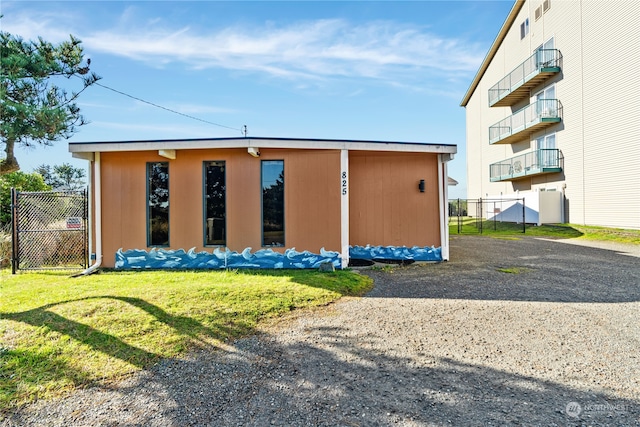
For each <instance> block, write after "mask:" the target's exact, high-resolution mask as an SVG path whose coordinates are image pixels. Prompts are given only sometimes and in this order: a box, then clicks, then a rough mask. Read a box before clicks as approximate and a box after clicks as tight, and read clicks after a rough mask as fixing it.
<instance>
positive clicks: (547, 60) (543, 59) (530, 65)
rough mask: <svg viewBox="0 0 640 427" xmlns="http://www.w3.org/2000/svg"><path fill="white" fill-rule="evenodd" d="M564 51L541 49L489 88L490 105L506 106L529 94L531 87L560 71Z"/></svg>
mask: <svg viewBox="0 0 640 427" xmlns="http://www.w3.org/2000/svg"><path fill="white" fill-rule="evenodd" d="M561 62H562V53H560V51H559V50H558V49H540V50H537V51H536V52H535V53H534V54H533V55H531V56H530V57H529V58H528V59H527V60H526V61H524V62H523V63H522V64H520V65H518V66H517V67H516V68H515V70H513V71H512V72H510V73H509V74H507V76H505V77H504V78H503V79H502V80H500V81H499V82H498V83H496V84H495V85H494V86H493V87H492V88H491V89H489V107H506V106H509V105H513V104H515V103H516V102H518V101H520V100H522V99H524V98H526V97H527V96H529V89H530V88H532V87H533V86H536V85H538V84H540V83H541V82H542V81H544V80H545V79H547V78H549V77H550V76H552V75H554V74H556V73H559V72H560V64H561Z"/></svg>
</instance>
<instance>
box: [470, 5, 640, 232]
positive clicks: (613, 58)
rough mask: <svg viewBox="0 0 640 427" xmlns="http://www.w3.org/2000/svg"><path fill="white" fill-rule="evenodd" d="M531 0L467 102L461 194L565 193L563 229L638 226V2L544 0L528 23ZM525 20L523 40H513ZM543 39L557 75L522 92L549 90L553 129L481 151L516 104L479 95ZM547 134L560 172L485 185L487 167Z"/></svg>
mask: <svg viewBox="0 0 640 427" xmlns="http://www.w3.org/2000/svg"><path fill="white" fill-rule="evenodd" d="M541 3H542V2H541V1H527V3H526V4H525V5H524V7H523V8H522V9H521V10H520V11H519V13H518V16H517V17H516V19H515V21H514V23H513V25H512V27H511V28H510V29H509V31H508V33H507V34H506V36H505V38H504V40H503V41H502V43H501V45H500V47H499V48H498V50H497V52H496V54H495V56H494V58H493V59H492V61H491V63H490V64H489V66H488V68H487V71H486V73H485V75H484V76H483V78H482V79H481V80H480V82H479V84H478V86H477V88H476V90H475V91H474V93H473V95H472V96H471V98H470V99H469V102H468V104H467V107H466V113H467V120H466V122H467V127H468V128H467V176H468V178H467V179H468V180H469V184H468V191H469V193H468V194H469V197H471V198H478V197H482V196H484V194H487V193H489V194H499V193H500V192H502V193H503V194H509V193H513V192H514V191H516V190H521V191H525V190H529V189H532V190H537V189H539V188H553V189H556V190H562V189H563V188H565V194H566V198H567V207H568V211H567V220H568V221H569V222H573V223H579V224H592V225H604V226H614V227H629V228H640V127H639V126H637V123H638V117H639V116H640V102H638V99H640V79H638V78H637V71H638V65H637V64H639V63H640V49H639V48H638V46H640V29H639V28H640V27H638V25H637V17H638V16H640V2H635V1H634V2H620V1H616V2H599V1H558V0H555V1H554V0H551V8H550V9H549V10H548V11H547V12H546V13H544V14H543V15H542V17H541V18H540V19H539V20H537V21H536V20H535V18H534V10H535V8H537V7H538V6H539V5H540V4H541ZM527 16H528V17H529V22H530V33H529V35H528V37H526V38H525V39H524V40H520V24H521V23H522V21H524V19H525V18H526V17H527ZM551 37H553V38H554V42H555V48H556V49H559V50H560V51H561V52H562V55H563V62H562V72H561V73H560V75H558V76H556V77H554V78H553V79H551V80H549V81H547V82H544V83H543V84H541V86H539V87H537V88H533V89H532V90H531V93H530V95H533V94H534V93H535V92H537V91H538V90H540V89H541V88H543V87H545V86H548V85H549V84H551V83H555V84H556V97H557V98H558V99H559V100H560V101H561V102H562V104H563V121H562V123H560V124H558V125H555V126H553V127H551V128H549V129H547V130H545V131H542V132H539V133H537V134H534V135H532V136H531V140H530V141H522V142H518V143H516V144H510V145H494V146H489V144H488V136H485V134H486V133H488V128H489V126H491V125H493V124H494V123H496V122H497V121H499V120H501V119H502V118H504V117H506V116H508V115H510V114H511V113H512V111H513V110H515V109H517V108H519V107H521V105H520V104H519V105H517V106H513V107H512V108H509V107H494V108H489V107H488V103H487V101H486V98H487V96H488V95H487V94H488V90H489V88H490V87H491V86H493V85H494V84H495V83H497V82H498V81H499V80H500V79H502V78H503V77H504V76H506V75H507V74H508V73H509V72H511V70H513V69H514V68H515V67H516V66H517V65H518V64H520V63H521V62H522V61H524V60H525V59H526V58H527V57H529V56H530V55H531V54H532V53H533V50H534V49H535V48H537V47H538V46H539V45H541V44H542V43H544V42H545V41H547V40H548V39H550V38H551ZM549 132H556V146H557V148H559V149H560V150H561V151H562V153H563V155H564V170H563V173H559V174H546V175H540V176H536V177H533V178H530V179H524V180H518V181H514V182H513V183H511V182H503V183H490V182H489V177H488V170H489V165H490V164H491V163H494V162H497V161H501V160H504V159H507V158H509V157H512V156H513V155H514V154H515V153H518V152H524V151H528V150H530V149H533V148H535V142H534V140H535V138H536V137H538V136H541V135H544V134H547V133H549Z"/></svg>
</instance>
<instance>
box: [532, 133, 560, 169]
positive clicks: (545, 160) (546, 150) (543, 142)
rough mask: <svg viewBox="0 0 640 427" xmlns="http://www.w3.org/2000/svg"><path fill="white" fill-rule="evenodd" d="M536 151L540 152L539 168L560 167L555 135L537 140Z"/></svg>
mask: <svg viewBox="0 0 640 427" xmlns="http://www.w3.org/2000/svg"><path fill="white" fill-rule="evenodd" d="M536 150H537V152H538V163H539V165H538V167H539V168H546V167H557V166H558V152H557V151H556V134H555V133H552V134H550V135H545V136H543V137H540V138H538V139H536Z"/></svg>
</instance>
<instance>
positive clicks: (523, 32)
mask: <svg viewBox="0 0 640 427" xmlns="http://www.w3.org/2000/svg"><path fill="white" fill-rule="evenodd" d="M527 34H529V18H527V19H525V20H524V22H523V23H522V24H520V40H522V39H523V38H524V37H525V36H526V35H527Z"/></svg>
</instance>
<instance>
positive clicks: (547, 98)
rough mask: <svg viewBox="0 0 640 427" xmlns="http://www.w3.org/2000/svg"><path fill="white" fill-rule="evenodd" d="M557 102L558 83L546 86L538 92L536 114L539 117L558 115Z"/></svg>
mask: <svg viewBox="0 0 640 427" xmlns="http://www.w3.org/2000/svg"><path fill="white" fill-rule="evenodd" d="M556 104H557V103H556V85H551V86H549V87H546V88H544V89H543V90H541V91H540V92H538V93H537V94H536V115H537V116H538V118H541V117H558V111H557V110H558V109H557V105H556Z"/></svg>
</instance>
